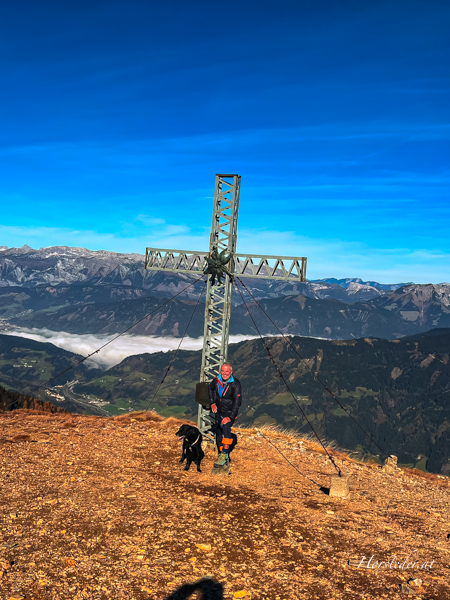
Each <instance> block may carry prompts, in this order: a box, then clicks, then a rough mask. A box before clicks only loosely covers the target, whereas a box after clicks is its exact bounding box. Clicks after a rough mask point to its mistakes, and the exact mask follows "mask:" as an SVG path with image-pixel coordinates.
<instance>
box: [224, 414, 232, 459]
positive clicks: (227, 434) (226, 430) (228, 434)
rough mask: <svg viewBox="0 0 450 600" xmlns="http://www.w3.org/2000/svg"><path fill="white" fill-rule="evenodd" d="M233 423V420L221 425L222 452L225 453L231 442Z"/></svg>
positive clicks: (227, 451)
mask: <svg viewBox="0 0 450 600" xmlns="http://www.w3.org/2000/svg"><path fill="white" fill-rule="evenodd" d="M232 425H233V421H230V422H229V423H225V425H222V434H223V437H222V444H223V452H225V453H226V454H228V453H229V451H230V446H231V444H232V443H233V434H232V433H231V426H232Z"/></svg>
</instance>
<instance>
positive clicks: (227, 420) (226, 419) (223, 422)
mask: <svg viewBox="0 0 450 600" xmlns="http://www.w3.org/2000/svg"><path fill="white" fill-rule="evenodd" d="M230 421H231V419H230V417H225V418H224V419H222V423H221V424H222V425H226V424H227V423H229V422H230Z"/></svg>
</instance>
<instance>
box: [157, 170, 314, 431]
mask: <svg viewBox="0 0 450 600" xmlns="http://www.w3.org/2000/svg"><path fill="white" fill-rule="evenodd" d="M240 182H241V177H240V175H216V186H215V190H214V209H213V218H212V230H211V237H210V242H209V254H208V253H206V252H194V251H192V250H169V249H162V248H147V249H146V253H145V268H146V269H148V270H151V271H169V272H171V273H192V274H197V275H198V274H200V273H203V272H204V270H205V269H206V267H207V262H206V257H210V256H211V255H212V253H213V252H215V251H216V252H219V253H220V252H222V251H225V254H226V255H227V256H229V257H230V260H229V262H228V270H229V271H230V272H231V274H232V275H237V276H239V277H251V278H253V279H260V278H264V279H281V280H285V281H305V278H306V258H304V257H302V258H298V257H293V256H268V255H261V254H254V255H252V256H247V255H243V254H239V253H238V252H236V240H237V219H238V209H239V189H240ZM269 263H271V264H269ZM231 293H232V279H231V278H230V277H229V276H228V275H225V278H224V280H223V281H222V280H221V281H218V280H214V282H213V283H212V282H211V278H210V277H208V284H207V288H206V305H205V329H204V336H203V354H202V364H201V370H200V382H209V381H211V380H212V379H213V377H215V376H216V375H218V374H219V372H220V367H221V365H222V363H223V362H225V361H226V360H227V354H228V339H229V335H230V312H231ZM213 422H214V421H213V420H212V418H211V413H210V411H209V408H207V407H204V406H202V405H201V404H199V408H198V428H199V429H200V431H201V432H202V434H204V435H206V436H207V437H210V435H211V425H212V423H213ZM210 439H211V438H210Z"/></svg>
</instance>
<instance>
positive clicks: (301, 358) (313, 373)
mask: <svg viewBox="0 0 450 600" xmlns="http://www.w3.org/2000/svg"><path fill="white" fill-rule="evenodd" d="M236 279H238V280H239V282H240V284H241V285H242V287H243V288H244V289H245V290H246V291H247V292H248V293H249V294H250V296H251V297H252V298H253V300H254V302H255V304H256V305H257V306H258V307H259V308H260V309H261V310H262V312H263V313H264V314H265V315H266V317H267V318H268V319H269V321H270V322H271V323H272V325H273V326H274V327H275V328H276V330H277V331H278V332H279V334H280V335H281V336H282V338H283V339H285V340H286V341H287V342H288V344H289V345H290V346H291V348H292V349H293V350H294V352H295V353H296V354H297V356H298V357H299V358H300V360H301V361H302V363H303V364H304V365H305V366H306V367H307V368H308V370H309V371H310V372H311V373H312V375H314V377H315V378H316V379H317V381H318V382H319V383H320V384H321V385H322V386H323V388H324V389H325V390H326V391H327V392H328V394H329V395H330V396H331V398H332V399H333V400H334V401H335V402H337V404H339V406H340V407H341V408H342V410H343V411H345V413H346V414H347V415H348V416H349V417H350V418H351V420H352V421H353V422H354V423H355V424H356V425H357V426H358V427H359V429H361V431H362V432H363V433H364V434H365V435H366V436H367V437H368V438H369V440H370V441H371V442H373V444H375V446H376V447H377V448H378V450H380V452H381V453H382V454H384V456H386V458H387V457H388V456H389V455H388V454H387V453H386V452H385V451H384V450H383V448H381V447H380V446H379V445H378V443H377V442H376V441H375V440H374V439H373V437H372V436H371V435H370V433H368V432H367V431H366V430H365V429H364V428H363V427H362V425H360V424H359V423H358V421H357V420H356V419H355V418H354V417H353V416H352V415H351V414H350V413H349V411H348V410H347V409H346V408H345V406H343V405H342V404H341V402H339V400H338V399H337V398H336V396H335V395H334V394H333V392H332V391H331V390H330V389H329V388H328V387H327V386H326V385H325V384H324V382H323V381H322V380H321V379H320V377H319V376H318V375H317V373H315V372H314V371H313V370H312V368H311V367H310V366H309V365H308V363H307V362H306V360H305V359H304V358H303V357H302V356H300V354H299V352H298V351H297V349H296V347H295V346H294V344H293V343H292V341H291V340H290V339H289V338H288V337H286V336H285V335H284V333H283V332H282V331H280V330H279V328H278V327H277V325H276V324H275V323H274V321H273V320H272V319H271V318H270V316H269V315H268V314H267V313H266V311H265V310H264V308H263V307H262V306H261V305H260V304H259V302H258V301H257V300H256V298H255V297H254V295H253V294H252V293H251V291H250V290H249V289H248V287H247V286H246V285H245V283H243V282H242V281H241V279H239V277H236ZM247 310H248V308H247ZM255 327H256V325H255ZM258 333H259V331H258ZM260 335H261V334H260Z"/></svg>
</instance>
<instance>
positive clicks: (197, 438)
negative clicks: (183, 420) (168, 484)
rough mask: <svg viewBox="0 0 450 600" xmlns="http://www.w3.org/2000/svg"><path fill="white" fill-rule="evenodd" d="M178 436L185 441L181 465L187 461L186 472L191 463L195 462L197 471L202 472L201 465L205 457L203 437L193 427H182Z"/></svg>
mask: <svg viewBox="0 0 450 600" xmlns="http://www.w3.org/2000/svg"><path fill="white" fill-rule="evenodd" d="M176 436H177V438H178V439H179V440H183V452H182V453H181V459H180V463H182V462H184V460H185V459H186V466H185V467H184V470H185V471H189V468H190V466H191V463H193V462H195V464H196V465H197V471H198V472H199V473H201V472H202V470H201V469H200V463H201V462H202V460H203V458H204V457H205V453H204V452H203V449H202V441H203V436H202V434H201V433H200V431H199V430H198V429H197V427H193V426H192V425H182V426H181V427H180V429H179V430H178V431H177V433H176Z"/></svg>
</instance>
